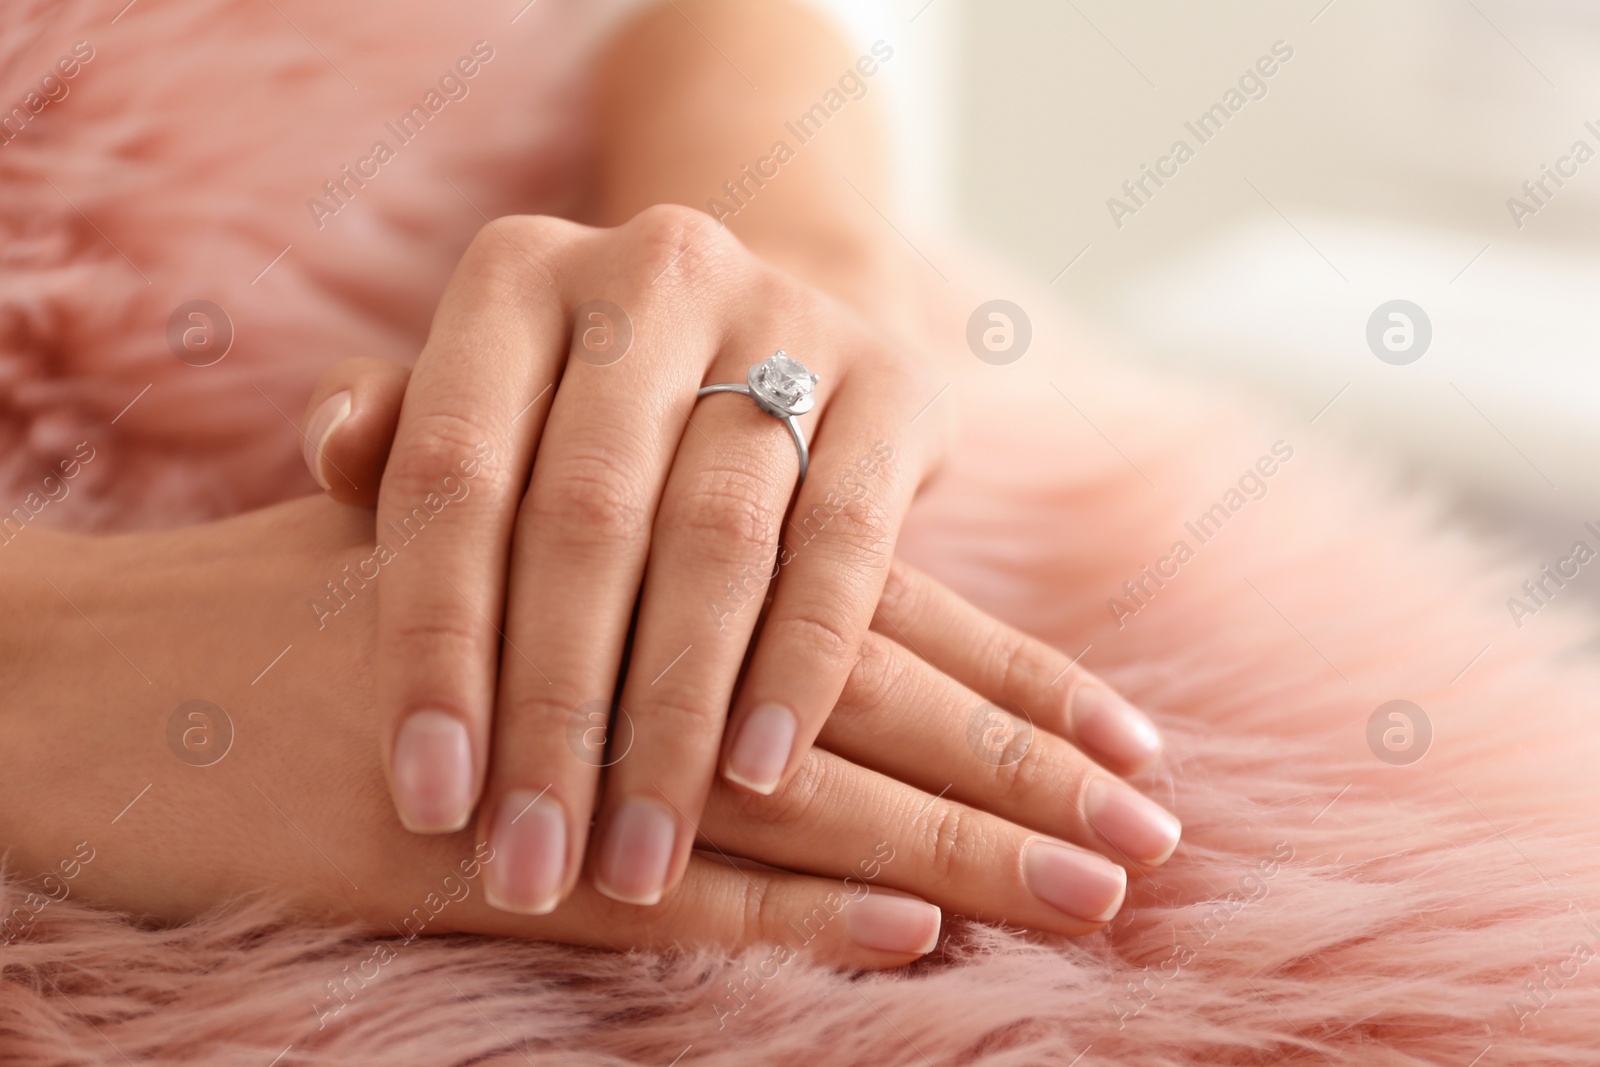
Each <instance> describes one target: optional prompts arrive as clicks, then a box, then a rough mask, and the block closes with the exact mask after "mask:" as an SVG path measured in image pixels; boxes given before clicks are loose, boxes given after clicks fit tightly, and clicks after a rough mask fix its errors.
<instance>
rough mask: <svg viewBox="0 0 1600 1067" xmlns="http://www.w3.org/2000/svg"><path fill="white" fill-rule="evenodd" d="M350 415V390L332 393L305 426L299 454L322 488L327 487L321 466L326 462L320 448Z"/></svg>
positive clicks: (325, 445)
mask: <svg viewBox="0 0 1600 1067" xmlns="http://www.w3.org/2000/svg"><path fill="white" fill-rule="evenodd" d="M349 417H350V390H348V389H346V390H344V391H343V392H339V393H334V394H333V395H332V396H330V397H329V398H328V399H326V400H324V401H323V402H322V403H321V404H320V405H319V406H318V407H317V410H316V411H315V412H313V413H312V415H311V422H310V423H309V424H308V425H307V426H306V436H305V441H304V442H303V443H302V444H301V445H300V451H301V454H302V455H304V456H305V458H306V466H307V467H309V468H311V477H313V478H315V479H316V480H317V484H318V485H320V486H322V488H323V489H324V490H327V489H328V488H330V487H329V484H328V474H327V472H326V471H325V470H323V467H324V466H325V464H326V463H327V459H326V457H324V456H323V454H322V450H323V449H324V448H326V447H327V446H328V439H329V438H331V437H332V436H333V431H335V430H337V429H338V428H339V427H340V425H342V424H343V423H344V420H345V419H348V418H349Z"/></svg>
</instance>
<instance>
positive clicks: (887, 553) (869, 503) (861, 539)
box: [813, 493, 894, 573]
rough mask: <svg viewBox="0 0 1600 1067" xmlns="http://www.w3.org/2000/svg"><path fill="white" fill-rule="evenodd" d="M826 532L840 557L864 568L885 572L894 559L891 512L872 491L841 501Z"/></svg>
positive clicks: (829, 521)
mask: <svg viewBox="0 0 1600 1067" xmlns="http://www.w3.org/2000/svg"><path fill="white" fill-rule="evenodd" d="M814 514H815V510H814V511H813V515H814ZM826 532H827V534H828V537H827V538H826V542H827V543H828V544H830V545H831V546H832V551H833V552H834V553H835V554H836V556H837V558H840V559H843V560H845V561H847V562H848V563H849V564H850V565H851V566H853V567H856V568H859V569H860V570H862V571H868V572H878V573H882V572H883V571H886V570H887V569H888V567H889V562H890V561H891V560H892V559H893V558H894V529H893V526H892V524H891V523H890V521H889V513H888V511H887V509H885V508H884V506H883V504H882V502H881V501H879V500H877V499H875V498H874V497H873V495H872V494H870V493H862V494H860V495H857V496H849V497H845V498H844V499H843V500H841V501H839V502H838V506H837V508H836V509H834V510H833V514H832V515H831V517H830V518H829V520H828V523H827V526H826Z"/></svg>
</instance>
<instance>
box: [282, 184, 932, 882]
mask: <svg viewBox="0 0 1600 1067" xmlns="http://www.w3.org/2000/svg"><path fill="white" fill-rule="evenodd" d="M777 349H785V350H787V351H788V352H789V353H790V354H791V355H792V356H793V357H795V358H796V359H798V360H800V361H802V362H803V363H804V364H805V366H806V367H807V368H808V369H809V370H810V371H811V372H812V373H814V374H815V375H816V376H817V381H816V384H815V406H814V408H812V409H811V411H810V412H809V413H808V414H805V415H803V416H802V417H801V418H800V425H801V426H802V427H803V429H804V432H805V434H806V436H807V437H808V438H809V439H810V440H811V442H812V448H811V453H812V455H811V463H810V470H809V473H808V475H807V476H806V478H805V480H804V482H803V484H801V485H800V487H799V490H798V494H796V488H795V483H796V479H797V476H798V472H799V468H798V463H797V450H796V447H795V443H794V441H792V440H791V438H790V434H789V431H788V429H787V428H786V427H785V426H784V425H783V424H782V423H781V422H780V420H779V419H777V418H774V417H772V416H771V415H769V414H766V413H765V412H763V411H762V410H761V409H760V408H758V407H757V406H756V404H755V403H753V402H752V401H751V400H750V399H748V398H746V397H742V396H723V395H712V396H709V397H707V398H705V399H703V400H697V399H696V392H697V390H699V389H700V388H701V387H702V386H706V385H712V384H717V383H724V382H732V383H743V382H744V381H745V379H746V372H747V371H748V370H750V368H751V367H752V366H754V365H755V364H758V363H761V362H762V361H763V360H764V359H766V357H768V356H770V355H772V353H773V352H774V351H775V350H777ZM937 392H938V390H937V388H936V387H934V386H932V385H929V384H928V383H926V382H923V381H922V380H921V379H920V378H919V376H918V374H917V373H916V371H915V368H914V366H913V364H912V363H911V361H910V360H909V358H908V357H907V356H906V355H905V354H904V353H902V352H901V351H898V350H897V349H896V348H894V347H893V346H891V345H890V344H888V343H886V342H885V341H883V340H881V339H880V338H879V337H878V336H877V335H875V334H874V333H873V332H872V331H871V330H870V329H868V328H867V327H866V326H865V325H864V324H862V323H861V321H860V320H859V319H857V318H856V317H855V316H854V315H853V314H852V313H851V312H849V311H848V310H846V309H845V308H844V307H843V306H842V305H840V304H839V303H837V302H836V301H834V300H832V299H831V298H829V297H827V296H825V295H823V294H822V293H820V292H819V291H817V290H816V289H813V288H812V287H810V286H808V285H806V284H803V283H801V282H799V281H797V280H795V279H794V278H792V277H790V276H788V275H786V274H784V273H783V272H781V271H780V270H778V269H777V268H775V267H773V266H771V265H769V264H768V263H766V262H765V261H763V260H761V259H759V258H757V257H756V256H754V255H753V254H751V253H749V252H747V251H746V250H745V249H744V247H743V246H742V245H741V244H740V243H739V242H738V241H737V240H736V239H735V238H734V237H733V236H732V235H731V234H730V233H728V232H727V231H726V230H725V229H722V228H720V227H719V226H718V224H717V223H716V222H714V221H713V220H712V219H710V218H709V217H707V216H705V215H703V214H701V213H699V212H696V211H693V210H690V209H687V208H681V207H674V206H661V207H655V208H651V209H648V210H646V211H644V212H642V213H641V214H639V215H638V216H636V217H635V218H634V219H632V220H631V221H629V222H628V223H626V224H624V225H622V226H619V227H615V228H612V229H594V228H589V227H585V226H581V225H578V224H575V223H571V222H567V221H563V220H560V219H554V218H544V217H516V218H504V219H500V220H498V221H496V222H494V223H492V224H490V225H489V226H488V227H486V228H485V229H483V230H482V231H481V232H480V233H479V235H478V237H477V238H476V239H475V240H474V241H473V243H472V245H471V247H470V248H469V249H468V251H467V253H466V255H465V256H464V258H463V259H462V261H461V263H460V264H459V265H458V267H457V269H456V272H455V274H454V277H453V278H452V280H451V282H450V284H449V286H448V288H447V290H446V292H445V294H444V297H443V299H442V301H441V303H440V305H439V308H438V311H437V313H436V314H435V317H434V321H433V327H432V331H431V333H430V335H429V338H428V341H427V343H426V345H425V346H424V348H423V350H422V354H421V356H420V358H419V360H418V362H417V365H416V368H415V371H414V373H413V374H412V377H411V380H410V385H409V387H408V388H407V389H406V392H405V396H404V403H403V406H402V408H401V413H400V416H399V425H398V429H397V432H396V435H395V439H394V446H393V451H392V453H391V455H390V457H389V459H388V465H387V468H386V469H385V471H384V474H383V480H382V485H381V488H380V490H379V493H378V529H379V532H380V549H384V548H386V549H387V551H382V552H381V553H380V556H379V557H375V558H374V560H373V561H372V562H371V564H370V565H367V566H365V571H366V573H364V574H361V575H356V577H355V581H356V582H360V581H362V579H363V578H366V579H370V578H371V577H373V576H375V574H376V571H377V569H378V568H380V567H381V569H382V572H383V574H384V575H385V577H384V580H383V583H382V593H381V596H380V601H379V648H378V657H379V659H378V678H379V686H380V690H379V701H380V710H381V712H382V713H383V714H384V715H385V716H386V717H388V718H389V719H390V720H391V721H392V727H391V729H390V730H389V731H388V733H387V736H388V737H389V738H390V743H389V746H388V751H387V752H386V753H385V757H386V766H387V768H388V773H389V781H390V785H391V788H392V791H393V795H394V800H395V803H396V806H397V808H398V809H399V812H400V816H401V819H402V821H403V822H404V823H405V824H406V826H408V827H409V828H411V829H413V830H417V831H422V832H443V831H449V830H455V829H459V828H461V827H462V826H463V825H465V824H466V822H467V821H468V819H469V818H470V817H471V813H472V811H473V808H474V805H475V803H476V801H477V800H478V798H479V795H480V791H483V796H484V799H485V801H486V803H485V804H484V805H483V810H484V812H485V816H484V818H485V819H486V821H487V822H489V823H491V824H492V825H488V826H486V827H485V828H484V830H485V834H486V836H487V837H488V838H489V839H490V840H494V839H495V837H496V836H497V834H498V833H499V832H505V828H506V827H509V825H510V823H511V822H512V821H513V820H519V821H521V822H522V823H523V824H524V826H525V827H537V828H539V829H538V830H537V831H534V830H526V829H525V830H524V832H527V833H533V832H538V833H540V834H542V835H544V838H545V839H542V840H541V841H540V842H538V843H537V844H538V849H537V850H539V851H542V852H543V853H544V854H546V855H548V856H549V857H550V861H551V862H550V865H551V868H552V869H551V870H550V871H549V872H548V874H547V877H546V878H545V879H544V882H543V884H544V885H545V887H546V888H547V890H548V893H547V894H546V896H545V900H546V901H547V903H548V906H549V907H554V905H555V903H556V902H557V901H558V900H559V899H560V898H561V897H562V896H563V895H565V894H566V893H567V892H568V891H570V889H571V888H572V886H573V883H574V881H575V880H576V879H577V877H578V873H579V871H580V869H581V867H582V859H583V849H584V841H585V838H586V837H587V836H588V835H587V830H588V827H589V825H590V818H591V809H592V807H593V806H594V804H593V801H592V799H591V798H592V797H593V796H594V795H595V787H596V782H597V779H598V777H599V772H600V768H599V767H598V766H597V765H596V764H597V762H598V761H595V760H586V759H583V758H575V757H574V748H573V746H572V743H571V739H572V736H573V733H574V731H575V730H576V731H577V732H578V733H579V734H581V733H582V732H583V731H584V730H585V729H586V728H588V727H592V726H593V725H595V723H594V722H593V721H591V719H593V718H594V717H596V716H598V719H599V721H600V722H601V723H603V722H604V715H605V711H606V710H607V709H609V708H610V707H611V705H612V701H613V696H614V689H615V687H616V686H617V684H618V676H619V670H620V669H621V668H622V666H623V664H624V659H625V653H626V660H627V663H628V665H629V669H628V671H627V676H626V681H625V682H624V683H623V688H622V692H621V700H620V703H621V707H622V708H623V709H625V713H626V715H627V718H628V720H629V722H631V725H632V730H633V751H632V756H631V758H630V759H628V760H627V761H626V762H624V763H619V764H616V765H615V766H612V767H611V768H610V769H609V771H608V773H607V775H606V778H605V782H604V788H603V792H602V796H601V800H600V803H599V807H600V811H599V816H598V822H597V836H596V841H597V843H598V844H597V849H598V852H597V856H596V860H597V862H596V872H597V875H596V880H597V884H598V886H599V887H600V888H601V889H602V890H603V891H604V892H606V893H608V894H609V895H611V896H614V897H616V898H617V899H620V900H626V901H631V902H635V903H648V902H651V901H654V900H656V899H659V898H660V896H661V894H662V893H663V892H664V891H666V890H667V889H669V888H670V887H671V886H672V885H674V884H675V883H676V882H677V880H678V878H679V877H680V876H681V874H682V872H683V869H684V865H685V864H686V863H687V861H688V856H689V850H690V847H691V845H692V843H693V840H694V833H695V828H696V824H697V822H698V819H699V817H700V813H701V810H702V808H703V807H704V804H705V801H706V796H707V793H708V791H709V789H710V787H711V783H712V779H713V775H714V773H715V772H716V770H717V769H718V767H719V765H720V770H721V773H722V775H723V776H724V777H725V778H727V779H728V780H729V781H731V782H734V783H736V784H738V785H740V786H742V787H744V788H746V789H748V790H751V791H753V792H756V793H762V794H770V793H771V792H773V791H774V790H775V789H777V788H778V787H779V786H780V785H781V784H782V783H783V782H784V781H785V780H786V779H787V777H788V776H789V775H790V774H792V773H793V772H794V770H795V768H797V767H798V766H799V763H800V761H801V759H802V758H803V757H804V755H805V753H806V751H807V750H808V749H809V748H810V746H811V744H812V742H813V740H814V739H815V737H816V735H817V733H818V731H819V730H820V729H821V727H822V725H823V721H824V719H825V718H826V717H827V715H828V712H829V710H830V709H831V708H833V706H834V704H835V703H836V702H837V700H838V698H839V694H840V691H841V689H842V687H843V685H844V682H845V678H846V676H847V675H848V674H849V672H850V669H851V666H852V664H853V663H854V662H855V658H856V655H857V651H858V649H859V647H860V644H861V641H862V638H863V636H864V635H865V634H866V632H867V630H868V627H869V624H870V623H871V620H872V616H873V611H874V608H875V607H876V605H877V603H878V599H879V595H880V593H881V592H882V589H883V584H884V581H885V576H886V574H887V573H888V568H889V563H890V560H891V558H892V557H893V553H894V546H895V539H896V535H897V533H898V531H899V528H900V524H901V520H902V519H903V518H904V516H905V514H906V511H907V508H908V507H909V505H910V503H911V499H912V496H913V494H914V493H915V491H916V490H917V488H918V486H919V485H920V484H921V482H922V481H923V480H924V478H925V477H926V476H927V475H928V473H929V472H930V471H931V470H932V469H933V468H934V467H935V465H936V464H937V463H938V462H939V460H940V457H941V454H942V451H943V449H944V447H945V433H944V432H943V428H944V426H945V425H946V424H945V422H944V420H943V419H941V417H940V415H939V414H937V413H931V412H928V411H927V408H928V405H929V403H930V401H932V400H933V399H934V398H935V395H936V393H937ZM313 402H314V404H315V405H317V406H316V407H315V408H314V414H313V415H312V417H311V418H310V420H309V424H308V432H307V448H308V460H309V461H310V462H311V465H312V469H313V471H315V472H317V474H318V476H319V480H321V481H322V482H323V483H324V484H325V485H326V486H328V487H329V488H330V490H331V492H332V493H333V495H334V496H335V497H336V498H340V499H346V500H351V501H354V500H356V499H359V498H360V497H361V496H362V494H363V493H364V492H366V491H369V490H370V486H368V487H361V486H357V485H355V484H354V483H353V482H350V481H349V480H348V479H346V478H345V477H344V476H343V475H342V474H341V472H340V471H339V470H338V469H337V467H336V465H335V464H333V463H330V462H328V461H327V460H326V459H325V457H323V456H322V455H321V451H320V442H322V441H324V440H325V439H326V438H327V437H328V435H329V434H330V433H331V432H332V431H333V430H334V429H336V428H337V427H338V425H339V422H340V420H341V417H342V414H343V413H346V412H348V410H349V394H348V392H344V391H342V390H339V389H337V388H336V387H334V388H330V386H329V385H328V383H324V386H323V388H322V389H319V392H318V396H317V397H315V398H314V401H313ZM796 496H797V498H796ZM791 498H796V499H795V503H794V511H793V516H792V518H790V520H789V521H788V523H787V525H785V521H784V519H785V515H786V513H787V511H788V509H789V506H790V501H791ZM780 567H781V576H780V577H778V578H776V579H775V580H773V579H772V576H773V575H775V574H778V573H779V571H780ZM769 580H773V581H774V585H775V588H774V589H773V590H772V600H771V606H770V610H769V613H768V614H767V615H766V617H765V618H764V621H763V623H762V627H761V631H760V635H759V638H758V639H757V640H756V642H755V644H754V647H753V648H751V639H752V635H753V634H754V633H755V627H756V621H757V617H758V616H760V615H761V613H762V607H763V599H764V597H765V596H766V595H767V592H768V589H767V586H768V583H769ZM344 584H345V586H346V587H349V588H353V586H351V583H350V581H349V580H348V579H347V580H346V582H345V583H344ZM337 596H338V591H337V590H336V591H334V596H332V597H330V599H329V603H328V608H329V610H334V609H337V607H338V606H339V601H338V600H337V599H335V597H337ZM636 605H637V613H638V615H637V632H636V635H635V636H634V638H633V642H632V645H631V650H629V649H627V647H626V642H627V641H628V637H629V628H630V621H631V620H632V619H633V618H634V612H635V608H636ZM501 620H504V630H503V631H502V629H501ZM747 652H748V657H749V658H748V662H747V660H746V656H747ZM741 670H743V672H744V673H743V677H742V681H741V680H740V679H741ZM497 678H498V693H497V692H496V684H497ZM736 682H738V683H739V684H738V686H737V692H736V685H735V683H736ZM491 723H492V724H493V730H494V743H493V744H492V745H491V744H490V729H491ZM724 723H726V724H727V730H726V737H725V736H724V729H723V726H724ZM719 752H720V757H719ZM486 779H487V788H486V791H485V780H486ZM534 809H542V813H541V814H540V815H539V817H536V818H525V817H524V815H525V813H527V812H529V811H530V810H534Z"/></svg>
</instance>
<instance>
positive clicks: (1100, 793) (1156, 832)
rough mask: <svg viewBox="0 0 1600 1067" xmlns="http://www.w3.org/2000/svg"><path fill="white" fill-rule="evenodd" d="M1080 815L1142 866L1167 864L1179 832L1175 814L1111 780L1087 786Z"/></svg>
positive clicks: (1141, 794) (1099, 780)
mask: <svg viewBox="0 0 1600 1067" xmlns="http://www.w3.org/2000/svg"><path fill="white" fill-rule="evenodd" d="M1083 816H1084V818H1085V819H1087V820H1088V822H1089V825H1090V826H1092V827H1094V830H1095V832H1096V833H1098V834H1099V835H1100V836H1101V837H1103V838H1105V839H1106V841H1108V842H1110V844H1111V846H1112V847H1113V848H1115V849H1116V850H1117V851H1118V852H1121V853H1122V854H1123V855H1124V856H1126V857H1127V858H1128V859H1130V860H1132V861H1133V862H1135V863H1138V864H1139V865H1141V866H1144V867H1157V866H1160V865H1161V864H1163V863H1165V862H1167V858H1168V857H1169V856H1171V855H1172V852H1173V849H1175V848H1177V847H1178V837H1179V835H1180V834H1182V833H1183V825H1182V824H1181V823H1179V822H1178V817H1177V816H1176V815H1173V814H1172V813H1171V812H1170V811H1168V810H1167V809H1166V808H1163V807H1162V806H1161V805H1160V804H1157V803H1156V802H1155V801H1153V800H1151V799H1150V798H1149V797H1147V796H1145V795H1144V794H1143V793H1140V792H1139V791H1138V790H1136V789H1134V788H1133V787H1132V786H1129V785H1125V784H1124V783H1122V782H1119V781H1117V780H1116V779H1115V778H1096V779H1095V780H1094V781H1092V782H1090V783H1089V789H1088V791H1087V793H1086V794H1085V795H1084V799H1083Z"/></svg>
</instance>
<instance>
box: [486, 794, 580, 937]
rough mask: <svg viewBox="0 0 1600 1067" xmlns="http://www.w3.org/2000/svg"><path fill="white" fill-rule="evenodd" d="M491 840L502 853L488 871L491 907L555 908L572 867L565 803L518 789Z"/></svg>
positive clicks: (505, 803)
mask: <svg viewBox="0 0 1600 1067" xmlns="http://www.w3.org/2000/svg"><path fill="white" fill-rule="evenodd" d="M489 844H490V846H491V847H492V848H493V849H494V853H495V857H496V859H495V862H494V863H491V864H489V865H488V866H487V867H486V868H485V875H484V884H483V893H484V898H485V899H486V900H488V901H489V905H490V907H495V908H499V909H500V910H501V911H510V912H515V913H517V914H518V915H548V914H550V913H551V912H552V911H555V909H556V905H557V904H558V903H560V901H561V887H562V884H563V882H564V881H565V878H564V875H565V873H566V866H567V813H566V811H565V809H564V808H562V806H561V802H560V801H559V800H557V799H555V798H554V797H552V796H549V795H547V794H543V793H533V792H530V791H528V790H526V789H514V790H512V791H511V792H509V793H507V794H506V795H505V799H503V800H501V801H500V810H499V811H498V812H496V813H495V818H494V828H493V830H491V831H490V833H489Z"/></svg>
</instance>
